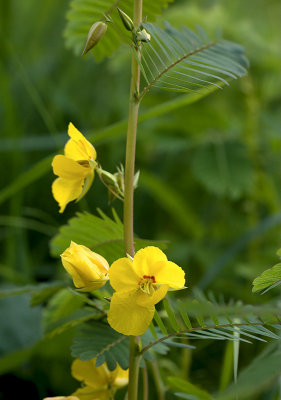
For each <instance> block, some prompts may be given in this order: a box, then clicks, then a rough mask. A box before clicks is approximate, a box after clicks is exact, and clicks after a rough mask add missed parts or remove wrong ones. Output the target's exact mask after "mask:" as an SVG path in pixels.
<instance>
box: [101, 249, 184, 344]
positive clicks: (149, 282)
mask: <svg viewBox="0 0 281 400" xmlns="http://www.w3.org/2000/svg"><path fill="white" fill-rule="evenodd" d="M184 276H185V273H184V271H183V270H182V268H180V267H179V266H178V265H177V264H175V263H173V262H171V261H168V260H167V257H166V255H165V254H164V253H163V252H162V251H161V250H160V249H158V248H157V247H153V246H149V247H145V248H144V249H141V250H139V251H138V252H137V253H136V255H135V257H134V258H133V259H132V260H131V259H129V258H120V259H119V260H117V261H115V262H114V263H113V264H112V265H111V267H110V269H109V280H110V284H111V286H112V287H113V289H114V290H115V292H114V294H113V296H112V298H111V302H110V309H109V312H108V315H107V318H108V322H109V325H110V326H111V327H112V328H113V329H115V330H116V331H117V332H120V333H122V334H123V335H134V336H138V335H142V334H143V333H144V332H145V331H146V330H147V328H148V326H149V324H150V322H151V320H152V318H153V315H154V311H155V304H156V303H158V302H159V301H160V300H162V299H163V298H164V297H165V295H166V293H167V291H168V289H169V288H170V289H174V290H177V289H182V288H184V284H185V278H184Z"/></svg>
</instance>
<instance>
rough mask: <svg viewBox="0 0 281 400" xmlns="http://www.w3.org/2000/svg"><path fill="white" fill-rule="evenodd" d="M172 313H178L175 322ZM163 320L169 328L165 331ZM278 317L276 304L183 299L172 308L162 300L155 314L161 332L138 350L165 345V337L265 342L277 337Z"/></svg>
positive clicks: (277, 338)
mask: <svg viewBox="0 0 281 400" xmlns="http://www.w3.org/2000/svg"><path fill="white" fill-rule="evenodd" d="M175 315H177V316H181V318H178V320H177V321H176V323H175ZM163 319H164V320H163ZM167 319H168V321H169V322H170V324H169V325H170V327H171V328H172V329H170V330H169V331H168V330H167V326H168V325H167ZM280 320H281V311H280V309H279V308H277V307H268V306H266V307H261V306H249V305H241V304H234V305H231V304H229V305H228V304H223V305H219V304H217V303H212V302H210V301H205V300H200V301H198V300H196V301H194V300H191V299H187V300H185V301H184V302H178V303H177V304H176V305H173V311H172V309H171V305H170V304H169V306H167V303H166V304H165V307H164V310H163V311H160V312H158V313H156V314H155V322H156V324H157V325H158V326H159V327H160V329H161V331H162V333H161V334H160V335H158V339H156V340H154V341H152V342H150V343H149V344H148V345H147V346H145V347H144V348H143V349H142V354H144V353H145V352H146V351H147V350H149V349H150V348H151V347H153V346H154V345H156V344H158V343H162V342H165V343H166V344H168V345H169V342H166V341H167V340H168V341H169V340H171V339H176V338H182V337H187V338H189V339H213V340H232V341H242V342H246V343H250V342H251V340H259V341H263V342H265V341H267V339H269V338H270V339H276V340H280V336H279V335H278V334H276V333H275V332H274V331H273V330H272V328H273V329H277V330H281V323H280ZM214 321H215V322H214ZM178 326H180V329H178ZM163 327H164V328H165V329H163ZM269 328H270V329H269Z"/></svg>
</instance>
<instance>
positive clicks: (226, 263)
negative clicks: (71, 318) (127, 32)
mask: <svg viewBox="0 0 281 400" xmlns="http://www.w3.org/2000/svg"><path fill="white" fill-rule="evenodd" d="M68 6H69V0H61V1H59V2H58V1H56V0H44V2H38V1H35V0H25V1H21V2H19V1H16V0H9V1H1V3H0V32H1V47H0V54H1V61H0V124H1V130H0V132H1V133H0V153H1V155H0V156H1V174H0V182H1V184H0V208H1V211H0V226H1V230H0V249H1V250H0V254H1V257H0V282H1V287H2V288H7V287H12V286H21V285H30V284H35V283H36V282H48V281H51V280H67V278H66V274H65V272H64V270H63V268H62V267H61V265H60V262H59V260H57V259H54V258H52V257H51V256H50V254H49V241H50V239H51V237H52V236H54V235H55V234H56V232H57V229H58V227H59V226H60V225H62V224H65V223H66V222H67V220H68V219H69V218H70V217H72V216H73V215H74V214H75V212H76V211H78V210H88V211H90V212H92V213H96V209H97V207H99V208H101V209H102V210H103V211H104V212H105V213H106V214H107V215H110V216H111V207H112V205H110V204H108V201H107V193H106V190H105V188H104V187H103V185H102V184H101V182H100V181H99V180H98V179H97V178H96V179H95V181H94V185H93V186H92V188H91V190H90V192H89V193H88V194H87V196H86V198H84V199H83V200H82V201H81V202H80V203H78V204H74V203H71V204H70V205H68V207H67V209H66V211H65V213H64V214H63V215H60V214H59V213H58V206H57V204H56V202H55V201H54V199H53V198H52V195H51V183H52V181H53V179H54V176H53V174H52V171H51V168H50V167H48V165H50V160H51V158H52V155H53V154H55V153H57V152H60V151H61V149H62V147H63V145H64V143H65V142H66V140H67V125H68V123H69V122H70V121H72V122H73V123H74V124H75V125H76V126H77V127H78V128H79V129H80V130H81V132H83V133H84V134H85V135H86V136H87V134H89V133H93V134H94V135H95V136H94V140H93V143H94V145H95V147H96V149H97V153H98V160H99V162H100V163H101V164H102V166H103V168H105V169H106V170H108V171H111V172H114V171H115V168H116V166H117V165H119V164H120V163H121V162H124V152H125V132H126V124H125V122H124V121H125V120H126V115H127V108H128V91H129V72H130V70H129V67H130V54H129V51H128V50H127V48H125V47H124V48H123V47H122V48H121V49H119V50H118V51H117V52H116V53H115V55H114V56H113V57H111V58H109V59H106V60H103V61H102V62H101V63H97V62H96V61H95V59H94V58H93V57H92V56H91V55H89V56H87V57H85V58H82V57H77V56H74V55H73V53H72V52H71V51H70V50H69V49H66V48H65V46H64V39H63V31H64V28H65V24H66V20H65V14H66V12H67V10H68ZM164 19H167V20H168V21H169V22H170V23H172V24H173V25H175V26H178V27H180V26H181V25H182V24H184V25H187V26H189V27H191V28H192V27H194V26H195V24H199V25H201V26H202V27H203V28H204V29H205V31H206V32H207V33H208V34H209V35H210V36H212V35H214V34H215V32H216V31H217V30H218V29H219V30H221V31H222V36H223V37H224V38H225V39H227V40H231V41H235V42H238V43H240V44H242V45H243V46H244V47H245V49H246V54H247V56H248V58H249V60H250V64H251V66H250V70H249V74H248V76H247V77H244V78H242V79H240V80H237V81H233V82H232V83H231V86H230V87H228V88H225V89H224V90H222V91H220V90H219V91H217V92H215V93H214V94H211V95H209V96H208V97H206V98H205V99H203V100H201V101H199V102H197V103H194V104H192V105H190V106H182V107H174V109H173V110H172V111H170V112H168V113H166V114H164V113H163V114H161V115H158V116H156V111H155V107H156V106H157V105H159V104H162V105H163V104H165V103H166V102H169V101H173V99H179V98H180V97H179V96H178V95H176V94H170V93H167V92H160V91H157V90H152V91H151V93H149V94H148V95H147V96H146V97H145V98H144V101H143V103H142V106H141V113H146V112H152V114H155V117H154V118H149V119H147V120H146V121H145V122H142V123H141V124H140V126H139V132H138V147H137V158H136V167H137V169H140V171H141V175H140V182H139V188H138V189H137V191H136V200H135V231H136V233H137V234H138V235H139V236H140V237H141V238H146V239H157V240H158V239H165V240H168V241H169V246H168V249H167V254H168V257H169V258H170V259H173V261H175V262H177V263H178V264H179V265H181V266H182V267H183V268H184V269H185V270H186V272H187V284H188V287H189V288H190V290H192V289H193V288H194V287H200V288H201V289H203V290H209V289H211V290H213V291H214V292H215V293H216V294H221V295H223V296H225V298H226V299H229V298H234V299H241V300H242V301H244V302H246V303H247V302H248V303H256V302H261V301H262V302H264V301H270V300H271V298H272V297H274V296H276V295H278V290H276V291H272V292H270V293H269V294H268V295H265V296H263V297H262V298H260V296H258V295H253V294H252V293H251V282H252V280H253V279H254V278H255V277H256V276H257V275H258V274H259V273H261V272H262V271H263V270H264V269H266V268H270V267H271V266H272V265H273V264H274V263H275V262H276V260H277V257H276V255H275V253H276V251H277V249H278V248H279V247H280V231H281V209H280V173H281V169H280V152H281V136H280V95H281V91H280V83H281V80H280V66H281V63H280V36H281V35H280V29H281V28H280V1H279V0H255V1H254V0H249V1H242V0H236V1H233V0H232V1H231V0H197V1H195V0H181V1H180V0H177V1H175V2H174V3H173V4H172V5H171V6H170V7H169V9H167V10H165V12H164ZM120 121H123V123H121V124H118V123H119V122H120ZM116 123H117V125H115V124H116ZM107 127H109V128H107ZM113 206H114V208H115V209H116V211H117V213H118V214H119V216H120V217H122V207H121V204H119V203H118V201H115V202H114V203H113ZM29 300H30V298H29V295H28V294H22V295H19V296H17V297H8V298H5V299H2V300H1V302H0V311H1V314H0V315H1V325H0V357H1V359H0V374H1V377H0V383H1V384H0V399H1V400H2V399H3V400H4V399H5V400H10V399H14V398H15V393H16V389H17V390H20V391H21V392H23V393H25V392H26V393H28V394H29V398H30V399H34V400H35V399H41V398H43V397H44V396H47V395H53V396H55V395H63V394H68V393H71V390H73V389H74V388H75V387H76V384H75V382H74V380H73V379H72V378H71V377H70V374H69V366H70V362H71V356H70V352H69V345H70V343H71V337H72V332H71V331H68V332H66V333H64V334H62V335H58V336H56V337H55V338H53V339H50V340H46V339H42V328H41V313H42V308H40V307H34V308H30V307H29ZM210 349H211V350H210ZM210 349H209V350H208V355H206V353H204V357H205V359H204V365H203V363H202V357H201V355H202V352H204V349H200V348H199V350H198V356H197V361H196V359H195V361H194V362H193V365H192V367H191V369H192V372H191V375H192V377H193V379H194V380H195V382H197V383H199V384H200V383H201V384H202V382H207V383H206V386H208V385H209V386H208V387H209V389H210V390H215V389H216V387H217V384H218V379H219V378H218V375H216V372H215V370H216V368H217V365H218V363H220V360H221V350H220V349H219V350H218V352H216V351H215V348H214V347H210ZM243 349H244V353H243V356H242V360H241V364H242V365H243V363H244V364H245V365H246V364H247V362H248V360H249V359H250V358H251V357H252V356H253V355H254V354H255V351H256V350H255V349H256V347H255V346H252V347H249V346H245V345H243ZM200 357H201V358H200ZM200 360H201V361H200ZM171 363H172V361H171ZM165 368H167V370H169V368H172V367H171V366H169V365H166V367H165Z"/></svg>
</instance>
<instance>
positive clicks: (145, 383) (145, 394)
mask: <svg viewBox="0 0 281 400" xmlns="http://www.w3.org/2000/svg"><path fill="white" fill-rule="evenodd" d="M142 382H143V383H142V384H143V396H142V398H143V400H148V375H147V367H146V365H145V366H144V367H143V368H142Z"/></svg>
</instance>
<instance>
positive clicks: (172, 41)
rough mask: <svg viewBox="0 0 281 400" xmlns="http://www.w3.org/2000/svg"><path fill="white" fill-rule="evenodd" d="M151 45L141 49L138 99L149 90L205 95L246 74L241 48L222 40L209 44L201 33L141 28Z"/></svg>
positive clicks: (246, 62)
mask: <svg viewBox="0 0 281 400" xmlns="http://www.w3.org/2000/svg"><path fill="white" fill-rule="evenodd" d="M143 26H144V28H145V29H146V30H147V31H148V32H149V34H150V35H151V41H150V42H149V43H146V44H144V45H143V46H142V50H141V54H142V61H141V69H142V76H143V87H142V91H141V93H140V96H139V97H140V98H142V97H143V96H144V95H145V94H146V93H147V92H148V91H149V90H150V89H151V88H152V87H158V88H160V89H167V90H171V91H177V92H191V93H194V92H195V93H196V92H200V91H202V89H204V90H205V91H206V94H207V93H208V92H209V91H213V90H214V88H215V89H218V88H221V87H223V86H224V85H228V81H229V80H230V79H236V78H237V77H241V76H243V75H245V74H246V68H247V67H248V61H247V59H246V57H245V55H244V50H243V48H242V47H241V46H239V45H237V44H235V43H231V42H227V41H225V40H215V41H211V40H209V38H208V37H207V35H206V34H205V32H204V31H203V30H202V29H201V28H198V32H193V31H192V30H190V29H188V28H186V27H183V28H182V30H178V29H175V28H173V27H172V26H171V25H169V24H168V23H166V24H165V28H164V29H161V28H159V27H157V26H156V25H153V24H151V23H145V24H143Z"/></svg>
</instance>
